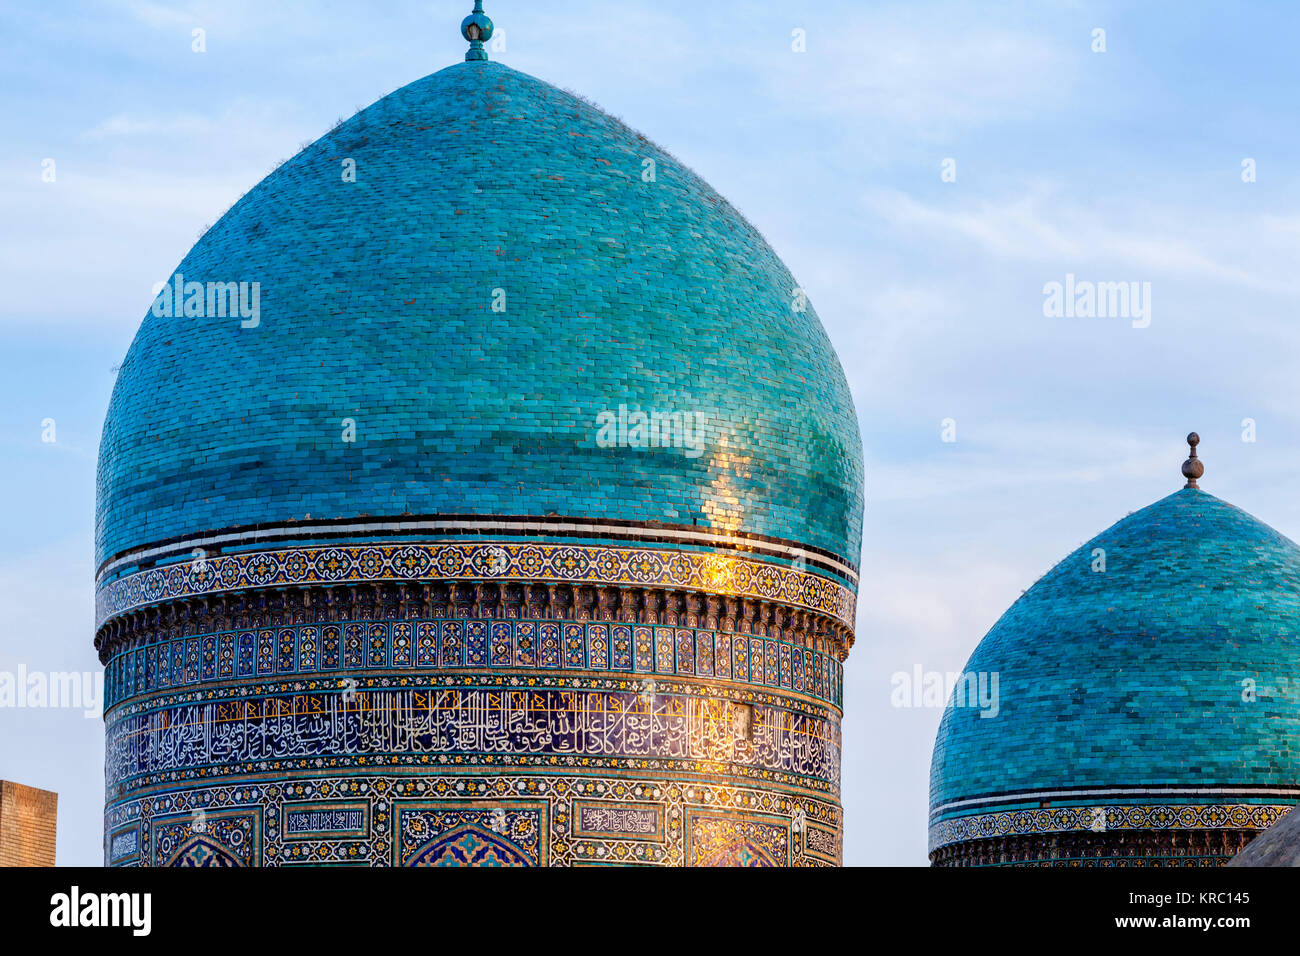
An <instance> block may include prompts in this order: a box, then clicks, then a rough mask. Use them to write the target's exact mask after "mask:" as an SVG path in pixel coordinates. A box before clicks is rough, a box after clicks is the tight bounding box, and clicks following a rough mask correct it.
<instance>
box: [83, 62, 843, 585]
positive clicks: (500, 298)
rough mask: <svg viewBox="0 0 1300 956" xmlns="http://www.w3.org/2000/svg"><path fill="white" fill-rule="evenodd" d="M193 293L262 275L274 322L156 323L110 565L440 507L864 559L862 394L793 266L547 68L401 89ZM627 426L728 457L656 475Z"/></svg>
mask: <svg viewBox="0 0 1300 956" xmlns="http://www.w3.org/2000/svg"><path fill="white" fill-rule="evenodd" d="M349 167H351V168H352V169H353V170H354V174H355V175H354V178H355V181H348V178H349V177H348V175H345V174H346V173H347V172H348V169H349ZM176 272H177V273H179V274H181V275H182V276H183V279H184V282H186V283H189V282H200V283H208V282H223V283H224V282H249V283H252V282H257V283H259V284H260V321H259V323H258V324H257V326H256V327H248V328H246V327H241V322H240V320H239V319H238V318H214V317H203V318H184V317H182V318H175V317H166V316H163V317H160V316H158V315H155V314H149V315H147V316H146V318H145V320H144V324H143V325H142V327H141V328H140V331H139V333H138V335H137V336H136V339H135V341H134V343H133V344H132V346H131V349H130V352H129V354H128V355H127V357H126V360H125V362H124V363H123V365H122V368H121V371H120V374H119V377H118V381H117V385H116V388H115V390H114V393H113V397H112V402H111V405H110V408H109V412H108V417H107V421H106V422H105V425H104V431H103V440H102V444H101V447H100V462H99V479H98V481H99V497H98V521H97V555H98V559H99V560H100V561H101V562H102V561H104V560H106V559H108V558H111V557H113V556H115V555H121V554H122V553H123V552H127V551H131V550H133V549H138V548H141V547H143V546H146V545H153V544H156V543H158V542H164V541H171V540H176V539H179V538H182V537H185V536H192V535H195V534H199V533H201V532H206V531H211V530H214V529H225V528H232V527H244V528H246V527H250V526H257V525H263V524H280V523H285V522H296V521H304V520H307V519H311V520H314V521H317V520H321V519H347V518H353V517H357V516H372V517H374V516H401V515H433V514H438V515H448V514H451V515H484V514H497V515H522V516H547V515H552V516H556V515H558V516H578V517H600V518H602V519H605V520H608V521H627V522H635V523H637V524H639V525H646V524H655V523H663V524H665V525H674V526H688V527H697V528H708V529H714V530H719V531H725V532H728V533H740V534H741V535H742V536H743V535H756V536H760V537H766V538H772V539H781V540H784V541H793V542H797V543H799V544H800V545H802V546H806V547H807V548H809V549H811V550H812V551H813V552H814V553H815V552H816V551H824V552H827V553H829V554H830V555H833V556H835V557H836V558H839V559H842V560H843V561H845V562H847V563H848V564H850V565H852V564H856V562H857V559H858V554H859V549H860V535H861V512H862V480H863V478H862V452H861V445H860V439H859V432H858V426H857V422H856V419H855V416H854V413H853V406H852V400H851V397H850V395H849V391H848V387H847V384H846V382H845V378H844V374H843V372H842V370H841V368H840V365H839V362H838V360H837V359H836V356H835V353H834V350H833V348H832V346H831V344H830V342H829V341H828V339H827V336H826V334H825V332H824V331H823V329H822V327H821V325H820V323H819V321H818V319H817V316H816V313H815V312H814V311H813V310H812V309H811V307H808V308H806V309H801V307H802V301H801V294H800V293H799V292H798V290H797V288H796V287H797V283H796V282H795V280H794V279H793V278H792V277H791V275H790V273H789V271H788V270H787V269H786V268H785V266H784V265H783V264H782V263H781V261H780V259H779V258H778V257H777V256H776V255H775V253H773V251H772V249H771V248H770V247H769V246H768V245H767V243H766V242H765V241H764V240H763V238H762V237H761V236H760V235H759V233H758V232H757V231H756V230H755V229H754V228H753V226H751V225H750V224H749V223H748V222H747V221H746V220H745V219H744V218H743V217H742V216H741V215H740V214H739V213H738V212H737V211H736V210H735V209H734V208H733V207H732V206H730V205H729V204H728V203H727V202H726V200H724V199H723V198H721V197H720V196H719V195H718V194H717V193H716V192H714V191H713V190H712V189H711V188H710V187H709V186H708V185H707V184H706V183H704V182H702V181H701V180H700V179H699V177H697V176H696V175H694V174H693V173H692V172H691V171H690V170H689V169H686V168H685V167H684V166H683V165H682V164H681V163H679V162H677V161H676V160H674V159H673V158H672V157H671V156H669V155H668V154H666V153H665V152H663V151H662V150H660V149H659V148H658V147H656V146H654V145H653V144H652V143H650V142H648V141H647V140H646V139H645V138H644V137H642V136H640V135H639V134H637V133H636V132H635V131H633V130H631V129H629V128H628V127H627V126H624V125H623V124H622V123H620V122H618V121H617V120H615V119H613V118H611V117H609V116H607V115H606V114H604V113H602V112H601V111H599V110H598V109H595V108H593V107H592V106H590V105H588V104H587V103H585V102H583V101H582V100H580V99H578V98H576V97H574V96H573V95H570V94H568V93H565V92H561V91H560V90H558V89H556V88H554V87H552V86H550V85H548V84H546V83H543V82H541V81H539V80H536V79H534V78H532V77H529V76H527V75H524V74H522V73H519V72H517V71H515V70H512V69H509V68H507V67H505V66H502V65H500V64H497V63H491V62H469V63H462V64H458V65H456V66H453V67H450V68H447V69H444V70H442V71H440V72H438V73H435V74H433V75H430V76H427V77H425V78H424V79H421V80H418V81H416V82H414V83H411V84H410V85H408V86H406V87H404V88H402V89H400V90H398V91H396V92H395V93H393V94H391V95H389V96H387V97H385V98H384V99H382V100H380V101H378V102H377V103H375V104H374V105H372V106H370V107H369V108H367V109H365V110H362V111H361V112H359V113H358V114H357V115H355V116H353V117H352V118H351V119H350V120H348V121H346V122H344V123H342V124H341V125H340V126H339V127H337V128H336V129H334V130H332V131H331V132H329V133H328V134H326V135H325V136H323V137H322V138H321V139H319V140H318V141H316V142H315V143H313V144H312V145H310V146H308V147H307V148H305V149H304V150H303V151H302V152H300V153H299V154H298V155H297V156H295V157H293V158H292V159H290V160H289V161H288V162H286V163H284V164H283V165H282V166H281V167H280V168H278V169H277V170H276V171H275V172H273V173H271V174H270V175H269V176H267V178H266V179H265V180H263V181H262V182H261V183H260V184H258V185H257V186H256V187H255V188H254V189H252V190H251V191H250V192H249V193H248V194H246V195H245V196H244V197H243V198H242V199H240V200H239V201H238V202H237V203H236V204H235V205H234V207H233V208H232V209H231V210H230V211H229V212H228V213H227V214H226V215H225V216H224V217H223V218H222V219H221V220H220V221H219V222H218V223H217V224H216V225H215V226H213V227H212V228H211V229H210V230H209V231H208V232H207V233H206V234H205V235H204V236H203V238H202V239H201V240H200V241H199V242H198V244H197V245H195V246H194V248H193V249H192V250H191V251H190V252H189V254H188V255H187V256H186V257H185V259H184V260H183V261H182V262H181V264H180V265H179V266H178V267H177V269H176ZM621 406H623V407H625V409H626V410H627V412H626V413H627V414H635V413H636V412H637V411H638V410H642V411H646V412H650V411H657V412H661V413H665V414H671V413H674V412H688V413H689V412H699V413H700V414H701V415H702V416H703V417H702V421H703V422H704V436H703V437H704V451H703V453H702V454H700V455H699V456H698V457H693V456H689V455H686V454H681V453H677V454H664V453H655V451H654V450H649V449H648V450H646V452H645V453H644V454H642V455H640V456H639V457H638V458H636V459H635V463H634V465H633V466H629V460H628V456H627V454H626V453H625V452H626V449H620V448H608V447H601V445H600V443H599V442H598V441H597V438H598V427H597V423H598V416H599V415H600V413H601V412H606V411H607V412H609V413H611V414H615V415H617V414H618V413H619V409H620V407H621ZM345 419H351V420H352V421H353V422H355V441H352V442H347V441H343V440H342V439H341V436H342V435H343V432H344V428H345V423H344V420H345Z"/></svg>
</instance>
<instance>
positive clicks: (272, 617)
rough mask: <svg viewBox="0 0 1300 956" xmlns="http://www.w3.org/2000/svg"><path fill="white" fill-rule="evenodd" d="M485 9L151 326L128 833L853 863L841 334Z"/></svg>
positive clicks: (119, 727) (199, 255) (565, 858)
mask: <svg viewBox="0 0 1300 956" xmlns="http://www.w3.org/2000/svg"><path fill="white" fill-rule="evenodd" d="M462 31H463V33H464V35H465V37H466V39H467V40H468V41H469V43H470V49H469V53H468V54H467V56H466V61H465V62H463V63H459V64H457V65H454V66H451V67H449V68H447V69H444V70H441V71H439V72H437V73H434V74H432V75H430V76H427V77H425V78H423V79H420V80H417V81H415V82H413V83H411V84H410V85H408V86H406V87H403V88H402V89H399V90H397V91H396V92H394V93H392V94H390V95H389V96H387V97H384V98H383V99H381V100H379V101H378V102H376V103H375V104H373V105H372V106H370V107H368V108H366V109H364V110H361V111H360V112H358V113H357V114H356V115H355V116H353V117H352V118H351V119H349V120H347V121H345V122H343V123H341V124H340V125H339V126H338V127H336V128H335V129H333V130H331V131H330V132H329V133H327V134H326V135H325V136H323V137H322V138H321V139H319V140H317V141H316V142H315V143H313V144H311V145H309V146H307V147H306V148H304V149H303V150H302V151H301V152H300V153H299V154H297V155H296V156H294V157H293V158H292V159H290V160H288V161H287V162H285V163H284V164H283V165H282V166H280V167H279V168H278V169H276V170H275V171H274V172H273V173H271V174H270V175H269V176H267V177H266V178H265V179H264V180H263V181H262V182H261V183H259V184H258V185H257V186H255V187H254V188H253V189H252V190H250V191H249V192H248V193H247V194H245V195H244V196H243V197H242V198H241V199H240V200H239V201H238V202H236V204H235V205H234V206H233V207H232V208H231V209H230V210H229V211H228V212H227V213H226V215H225V216H223V217H222V218H221V219H220V221H218V222H217V223H216V225H214V226H213V227H212V228H211V229H210V230H209V231H208V232H207V233H206V234H205V235H204V236H203V237H202V238H201V239H200V240H199V241H198V243H197V244H196V245H195V246H194V247H193V249H191V250H190V252H189V253H188V254H187V255H186V256H185V258H184V260H183V261H182V262H181V264H180V265H179V266H178V267H177V269H176V273H175V275H174V276H173V277H172V278H173V281H172V282H171V283H169V286H168V287H167V288H165V289H164V291H163V292H162V293H160V295H159V300H158V301H157V302H155V305H154V307H153V308H151V310H150V313H149V314H148V315H146V317H145V319H144V322H143V324H142V325H141V327H140V329H139V332H138V333H137V335H136V338H135V340H134V342H133V343H132V345H131V348H130V351H129V353H128V355H127V357H126V359H125V361H124V363H123V365H122V367H121V370H120V372H119V376H118V380H117V383H116V386H115V389H114V393H113V396H112V399H111V402H110V407H109V412H108V415H107V419H106V421H105V425H104V429H103V436H102V441H101V446H100V460H99V470H98V489H97V491H98V495H97V502H98V503H97V526H96V563H97V580H96V636H95V646H96V648H97V650H98V652H99V655H100V658H101V660H102V661H103V664H104V666H105V669H106V677H107V679H106V701H105V733H106V757H105V786H106V794H105V821H104V852H105V860H106V862H107V863H108V864H110V865H114V866H120V865H144V866H269V865H292V864H316V865H322V864H363V865H394V866H415V865H478V864H481V865H579V864H611V863H612V864H643V865H835V864H837V863H839V862H840V860H841V852H842V850H841V848H842V840H843V815H842V811H841V805H840V717H841V713H842V707H843V662H844V660H845V657H846V655H847V654H848V652H849V648H850V647H851V645H852V643H853V626H854V607H855V601H856V593H857V575H858V569H857V561H858V555H859V552H860V547H861V529H862V507H863V500H862V479H863V475H862V470H863V465H862V449H861V441H860V436H859V432H858V426H857V422H856V417H855V415H854V411H853V405H852V399H851V397H850V394H849V390H848V386H847V383H846V380H845V377H844V374H843V371H842V369H841V367H840V364H839V361H838V359H837V357H836V355H835V352H834V349H833V347H832V346H831V344H830V342H829V340H828V338H827V336H826V333H825V332H824V330H823V329H822V326H821V324H820V322H819V320H818V318H817V315H816V312H815V311H814V310H813V309H812V307H811V306H810V305H809V304H807V301H806V297H805V296H804V295H803V293H802V291H801V290H800V289H799V288H798V285H797V283H796V282H795V280H794V278H793V277H792V276H791V274H790V272H789V271H788V270H787V269H786V267H785V266H784V265H783V263H782V262H781V261H780V259H779V258H778V257H777V256H776V254H775V253H774V252H773V251H772V249H771V248H770V247H769V246H768V245H767V243H766V242H765V241H764V240H763V238H762V237H761V236H760V235H759V233H758V232H757V231H756V230H755V229H754V228H753V226H752V225H750V224H749V223H748V222H747V221H746V220H745V219H744V218H743V217H742V216H741V215H740V214H739V213H738V212H737V211H736V210H735V209H734V208H733V207H732V206H731V205H730V204H729V203H728V202H727V201H726V200H725V199H723V198H722V197H721V196H719V195H718V194H717V193H716V192H715V191H714V190H713V189H712V188H710V187H709V186H708V185H707V184H706V183H704V182H703V181H702V180H701V179H699V177H697V176H696V175H695V174H694V173H692V172H691V171H690V170H689V169H686V168H685V167H683V166H682V164H680V163H679V162H677V161H676V160H675V159H673V158H672V157H671V156H670V155H668V154H667V153H665V152H664V151H663V150H661V149H660V148H659V147H657V146H655V145H654V144H653V143H651V142H649V141H648V140H646V139H645V138H644V137H642V136H641V135H640V134H638V133H636V132H635V131H633V130H632V129H630V128H628V127H627V126H625V125H623V124H622V123H621V122H619V121H617V120H615V119H613V118H611V117H610V116H608V115H606V114H604V113H602V112H601V111H599V110H598V109H596V108H594V107H592V106H590V105H589V104H587V103H586V102H585V101H584V100H582V99H580V98H578V97H576V96H573V95H571V94H568V93H565V92H562V91H560V90H558V89H557V88H555V87H553V86H551V85H548V84H546V83H544V82H542V81H540V80H537V79H535V78H533V77H530V76H528V75H526V74H523V73H520V72H517V71H515V70H512V69H510V68H508V67H506V66H504V65H502V64H500V63H497V62H494V61H492V60H490V59H489V58H488V50H487V48H486V46H485V44H486V41H488V40H489V39H490V37H491V35H492V24H491V21H490V20H489V19H488V18H487V17H486V15H485V14H484V13H483V11H482V5H481V3H480V4H477V5H476V9H475V12H474V13H473V14H472V15H471V16H470V17H469V18H467V19H466V21H465V23H464V24H463V25H462ZM214 288H215V289H216V290H217V292H216V295H215V296H214V293H213V290H214ZM223 297H224V298H223ZM236 299H237V300H238V302H239V307H238V308H236V307H235V306H234V305H232V304H231V303H232V302H233V301H235V300H236ZM214 300H215V301H214ZM223 306H225V307H223Z"/></svg>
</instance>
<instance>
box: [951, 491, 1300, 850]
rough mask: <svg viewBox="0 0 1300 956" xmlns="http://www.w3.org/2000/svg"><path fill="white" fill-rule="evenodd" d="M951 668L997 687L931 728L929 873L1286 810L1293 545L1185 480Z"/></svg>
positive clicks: (1297, 596)
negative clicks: (1071, 841) (990, 701)
mask: <svg viewBox="0 0 1300 956" xmlns="http://www.w3.org/2000/svg"><path fill="white" fill-rule="evenodd" d="M963 674H970V675H975V680H976V681H978V680H980V679H985V680H986V683H987V679H988V678H989V677H990V676H991V675H994V674H996V675H997V687H998V694H997V703H996V706H995V707H989V706H983V707H981V706H979V705H978V703H975V704H974V705H973V706H953V705H954V704H962V703H963V702H964V701H963V699H962V698H961V697H960V695H959V697H958V698H957V699H956V700H951V701H950V702H949V707H948V709H947V711H946V712H945V713H944V716H943V720H942V723H941V725H940V728H939V734H938V739H937V741H936V743H935V749H934V759H933V763H932V766H931V777H930V810H931V816H930V828H931V829H930V833H931V850H932V854H933V853H934V852H935V851H939V856H940V858H941V859H943V860H944V861H960V860H961V859H962V858H963V853H967V854H969V859H970V860H973V861H976V862H990V861H993V862H1033V861H1037V862H1041V861H1042V860H1044V859H1047V858H1051V857H1053V856H1058V857H1059V856H1062V855H1066V856H1068V855H1069V854H1068V853H1065V849H1068V847H1067V846H1066V844H1067V842H1068V841H1067V840H1066V839H1065V838H1066V837H1068V836H1069V835H1070V834H1076V835H1078V834H1083V835H1084V836H1086V837H1087V839H1088V840H1092V841H1093V844H1095V845H1093V846H1092V847H1091V848H1086V847H1085V848H1084V850H1083V852H1084V854H1085V855H1096V854H1100V855H1102V856H1106V854H1112V855H1118V854H1119V853H1120V850H1118V849H1116V845H1114V844H1112V845H1109V846H1103V845H1102V844H1103V843H1104V839H1103V837H1104V836H1105V835H1109V836H1111V837H1114V836H1115V835H1116V834H1117V833H1120V834H1123V835H1124V839H1127V840H1128V841H1129V843H1128V847H1129V850H1127V851H1125V852H1131V848H1132V847H1133V846H1135V845H1138V844H1140V840H1141V838H1142V837H1143V836H1144V835H1145V834H1150V833H1151V832H1152V831H1161V832H1164V831H1170V832H1173V831H1183V834H1184V838H1185V839H1188V838H1189V837H1188V834H1192V833H1195V832H1198V831H1210V830H1224V831H1231V830H1236V831H1244V832H1246V833H1248V834H1250V833H1253V832H1256V831H1257V830H1258V829H1259V828H1262V826H1263V825H1267V823H1268V822H1271V820H1272V819H1275V818H1276V814H1277V813H1278V812H1279V811H1278V809H1277V808H1278V807H1279V806H1283V808H1284V807H1285V805H1288V804H1292V803H1295V802H1296V801H1297V800H1300V548H1297V546H1296V545H1295V544H1294V543H1293V542H1292V541H1290V540H1288V539H1287V538H1285V537H1283V536H1282V535H1281V534H1279V533H1277V532H1276V531H1274V530H1273V529H1272V528H1269V527H1268V526H1267V525H1265V524H1263V523H1261V522H1260V521H1258V520H1256V519H1255V518H1253V517H1251V516H1250V515H1249V514H1247V513H1246V512H1244V511H1242V510H1240V509H1239V508H1236V507H1234V506H1232V505H1230V504H1228V503H1226V502H1224V501H1221V500H1220V499H1218V498H1216V497H1214V496H1212V495H1209V494H1206V493H1205V492H1204V491H1201V490H1199V489H1198V488H1194V487H1189V488H1186V489H1184V490H1181V491H1179V492H1177V493H1175V494H1173V495H1170V496H1169V497H1167V498H1164V499H1162V500H1160V501H1157V502H1156V503H1155V504H1153V505H1151V506H1149V507H1147V508H1144V509H1142V510H1141V511H1138V512H1136V513H1134V514H1131V515H1129V516H1128V517H1126V518H1124V519H1123V520H1121V521H1119V522H1118V523H1116V524H1115V525H1114V526H1112V527H1110V528H1108V529H1107V530H1105V531H1103V532H1102V533H1101V534H1100V535H1098V536H1097V537H1096V538H1094V539H1093V540H1091V541H1089V542H1087V543H1086V544H1084V545H1083V546H1082V547H1080V548H1079V549H1077V550H1076V551H1074V552H1073V553H1072V554H1070V555H1069V556H1068V557H1067V558H1066V559H1065V560H1064V561H1062V562H1061V563H1060V564H1058V565H1056V567H1054V568H1053V569H1052V570H1051V571H1049V572H1048V573H1047V574H1046V575H1044V576H1043V578H1041V579H1040V580H1039V581H1038V582H1037V583H1036V584H1035V585H1034V586H1033V587H1032V588H1030V590H1029V591H1027V592H1026V593H1025V594H1024V595H1023V596H1022V597H1021V598H1020V599H1019V600H1018V601H1016V603H1015V604H1013V605H1012V606H1011V608H1010V609H1009V610H1008V611H1007V612H1006V613H1005V614H1004V615H1003V616H1002V617H1001V618H1000V619H999V620H998V622H997V623H996V624H995V625H994V626H993V629H992V630H991V631H989V633H988V634H987V635H986V636H985V638H984V639H983V641H981V642H980V644H979V647H978V648H976V650H975V653H974V654H973V655H971V658H970V661H969V662H968V663H967V665H966V669H965V671H964V672H963ZM981 675H983V677H981ZM982 713H985V714H987V715H988V716H982ZM1017 839H1019V840H1020V841H1021V842H1020V843H1015V841H1016V840H1017ZM1081 839H1082V838H1081ZM1035 840H1037V841H1038V842H1034V841H1035ZM1053 840H1055V841H1056V842H1051V841H1053ZM1044 841H1046V842H1044ZM1135 841H1137V843H1135ZM1085 842H1086V841H1085ZM1194 842H1195V841H1194V840H1193V843H1194ZM972 847H975V848H976V849H974V850H972V849H971V848H972ZM1009 847H1011V849H1008V848H1009ZM1075 849H1078V847H1076V848H1075ZM1202 849H1205V848H1204V847H1203V848H1202ZM1220 849H1221V848H1220ZM1229 849H1231V847H1229ZM1165 851H1168V847H1166V848H1165ZM1212 851H1213V848H1210V849H1208V850H1206V853H1207V854H1208V855H1210V856H1212V855H1214V852H1217V851H1213V852H1212ZM1152 852H1153V853H1154V852H1155V851H1154V850H1153V851H1152Z"/></svg>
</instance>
